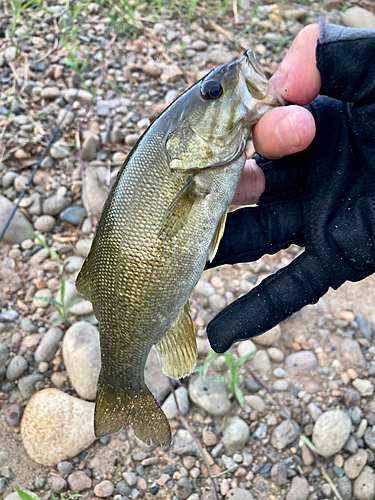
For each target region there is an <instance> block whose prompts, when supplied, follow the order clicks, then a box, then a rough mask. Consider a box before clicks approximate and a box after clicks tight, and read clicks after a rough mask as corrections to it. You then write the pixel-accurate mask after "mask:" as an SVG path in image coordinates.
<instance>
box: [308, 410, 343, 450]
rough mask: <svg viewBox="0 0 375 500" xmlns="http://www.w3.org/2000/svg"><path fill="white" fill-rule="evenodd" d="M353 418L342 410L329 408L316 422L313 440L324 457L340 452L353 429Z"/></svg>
mask: <svg viewBox="0 0 375 500" xmlns="http://www.w3.org/2000/svg"><path fill="white" fill-rule="evenodd" d="M351 426H352V423H351V420H350V418H349V417H348V415H347V414H346V413H344V412H343V411H341V410H329V411H326V412H325V413H323V415H321V416H320V417H319V418H318V420H317V421H316V422H315V425H314V429H313V437H312V441H313V443H314V446H315V448H316V449H317V452H318V453H319V454H320V455H322V456H323V457H330V456H332V455H335V454H336V453H338V452H339V451H340V450H341V448H342V447H343V446H344V444H345V442H346V440H347V439H348V437H349V434H350V430H351Z"/></svg>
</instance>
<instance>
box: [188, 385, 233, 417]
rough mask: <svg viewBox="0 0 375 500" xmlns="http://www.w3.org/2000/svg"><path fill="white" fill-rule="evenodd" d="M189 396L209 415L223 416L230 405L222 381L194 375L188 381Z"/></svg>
mask: <svg viewBox="0 0 375 500" xmlns="http://www.w3.org/2000/svg"><path fill="white" fill-rule="evenodd" d="M189 396H190V399H191V400H192V401H193V402H194V403H195V404H197V405H198V406H199V407H200V408H202V409H203V410H205V411H207V413H209V414H210V415H213V416H223V415H226V414H227V413H228V412H229V410H230V406H231V405H230V402H229V400H228V394H227V390H226V387H225V383H224V382H216V381H214V380H210V379H205V378H203V377H194V378H192V379H190V381H189Z"/></svg>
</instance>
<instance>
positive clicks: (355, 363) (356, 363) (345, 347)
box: [336, 338, 366, 371]
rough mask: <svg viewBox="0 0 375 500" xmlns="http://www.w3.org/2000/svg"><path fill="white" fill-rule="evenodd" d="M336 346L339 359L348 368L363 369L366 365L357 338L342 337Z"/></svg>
mask: <svg viewBox="0 0 375 500" xmlns="http://www.w3.org/2000/svg"><path fill="white" fill-rule="evenodd" d="M336 348H337V355H338V359H339V361H340V363H341V364H342V365H343V367H344V368H345V369H346V370H348V369H349V368H354V369H355V370H357V371H361V370H363V369H364V368H365V367H366V361H365V359H364V357H363V354H362V352H361V350H360V348H359V346H358V344H357V342H356V341H355V340H352V339H348V338H344V339H342V338H340V340H339V341H337V343H336Z"/></svg>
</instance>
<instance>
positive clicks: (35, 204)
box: [27, 193, 42, 215]
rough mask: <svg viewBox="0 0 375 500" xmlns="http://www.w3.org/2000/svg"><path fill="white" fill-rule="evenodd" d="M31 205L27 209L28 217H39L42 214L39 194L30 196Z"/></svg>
mask: <svg viewBox="0 0 375 500" xmlns="http://www.w3.org/2000/svg"><path fill="white" fill-rule="evenodd" d="M30 199H31V200H32V203H31V205H30V206H29V207H27V211H28V213H29V214H30V215H41V213H42V197H41V196H40V194H39V193H34V194H32V195H31V196H30Z"/></svg>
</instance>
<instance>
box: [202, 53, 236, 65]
mask: <svg viewBox="0 0 375 500" xmlns="http://www.w3.org/2000/svg"><path fill="white" fill-rule="evenodd" d="M208 60H209V61H210V62H212V63H213V64H215V65H216V66H219V65H221V64H228V63H230V62H231V61H233V54H232V53H231V52H227V51H225V50H220V49H217V50H213V51H212V52H211V53H210V54H209V56H208Z"/></svg>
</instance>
